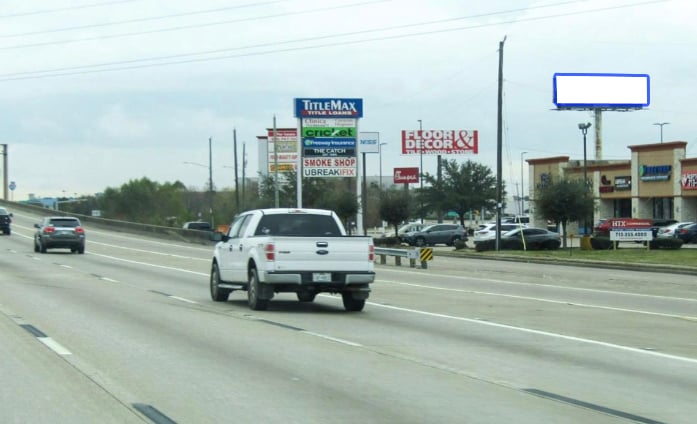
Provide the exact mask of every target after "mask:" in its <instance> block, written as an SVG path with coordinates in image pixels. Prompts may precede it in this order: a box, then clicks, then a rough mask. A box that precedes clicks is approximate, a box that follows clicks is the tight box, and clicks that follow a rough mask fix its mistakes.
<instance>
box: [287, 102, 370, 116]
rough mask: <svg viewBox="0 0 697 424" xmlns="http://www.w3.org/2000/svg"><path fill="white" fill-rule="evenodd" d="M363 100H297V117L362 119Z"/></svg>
mask: <svg viewBox="0 0 697 424" xmlns="http://www.w3.org/2000/svg"><path fill="white" fill-rule="evenodd" d="M362 116H363V99H295V117H296V118H309V117H317V118H319V117H328V118H333V117H334V118H341V117H351V118H361V117H362Z"/></svg>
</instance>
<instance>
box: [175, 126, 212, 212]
mask: <svg viewBox="0 0 697 424" xmlns="http://www.w3.org/2000/svg"><path fill="white" fill-rule="evenodd" d="M182 163H185V164H187V165H196V166H200V167H203V168H208V208H209V210H208V212H209V213H210V216H211V226H213V225H214V222H213V138H212V137H209V138H208V166H206V165H204V164H201V163H196V162H182Z"/></svg>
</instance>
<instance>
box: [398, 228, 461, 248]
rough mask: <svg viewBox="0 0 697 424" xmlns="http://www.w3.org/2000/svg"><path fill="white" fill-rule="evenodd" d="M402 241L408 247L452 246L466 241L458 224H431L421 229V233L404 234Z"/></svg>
mask: <svg viewBox="0 0 697 424" xmlns="http://www.w3.org/2000/svg"><path fill="white" fill-rule="evenodd" d="M402 240H403V241H404V242H405V243H407V244H408V245H410V246H432V245H434V244H445V245H447V246H452V245H453V244H455V242H456V241H457V240H464V241H467V232H466V231H465V228H464V227H463V226H462V225H459V224H433V225H429V226H427V227H424V228H422V229H421V231H411V232H409V233H406V234H405V235H404V237H403V239H402Z"/></svg>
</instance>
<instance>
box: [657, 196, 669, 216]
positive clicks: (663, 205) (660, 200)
mask: <svg viewBox="0 0 697 424" xmlns="http://www.w3.org/2000/svg"><path fill="white" fill-rule="evenodd" d="M653 217H654V218H664V219H672V218H673V198H672V197H655V198H654V199H653Z"/></svg>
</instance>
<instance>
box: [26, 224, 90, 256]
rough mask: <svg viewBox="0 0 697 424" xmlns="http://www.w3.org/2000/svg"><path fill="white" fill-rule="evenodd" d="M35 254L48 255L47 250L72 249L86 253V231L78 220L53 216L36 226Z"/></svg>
mask: <svg viewBox="0 0 697 424" xmlns="http://www.w3.org/2000/svg"><path fill="white" fill-rule="evenodd" d="M34 227H35V228H36V233H34V252H41V253H46V250H47V249H56V248H61V249H70V251H71V252H73V253H75V252H77V253H85V229H84V228H82V224H81V223H80V220H79V219H78V218H74V217H69V216H52V217H47V218H44V219H43V220H42V221H41V223H40V224H34Z"/></svg>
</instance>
